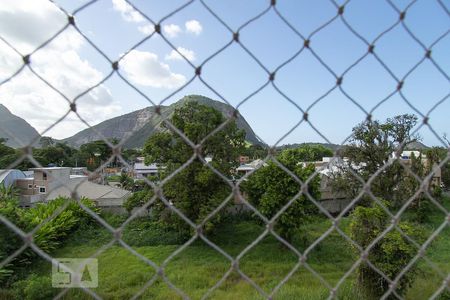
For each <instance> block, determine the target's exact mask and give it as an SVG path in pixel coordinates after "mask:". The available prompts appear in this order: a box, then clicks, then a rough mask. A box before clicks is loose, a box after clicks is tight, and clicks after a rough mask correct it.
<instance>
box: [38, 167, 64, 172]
mask: <svg viewBox="0 0 450 300" xmlns="http://www.w3.org/2000/svg"><path fill="white" fill-rule="evenodd" d="M67 169H71V168H69V167H45V168H30V170H33V171H43V170H48V171H51V170H67Z"/></svg>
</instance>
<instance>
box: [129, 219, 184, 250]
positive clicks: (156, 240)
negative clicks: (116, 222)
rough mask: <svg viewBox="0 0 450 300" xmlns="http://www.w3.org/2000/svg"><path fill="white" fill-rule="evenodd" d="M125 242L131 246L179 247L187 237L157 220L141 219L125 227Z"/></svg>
mask: <svg viewBox="0 0 450 300" xmlns="http://www.w3.org/2000/svg"><path fill="white" fill-rule="evenodd" d="M123 240H124V241H125V243H127V244H128V245H130V246H134V247H142V246H150V245H179V244H182V243H183V242H185V241H186V237H185V236H184V235H183V234H182V233H180V232H179V231H176V230H170V229H169V228H167V226H163V225H162V224H161V223H160V222H158V221H157V220H156V221H155V220H153V219H150V218H149V217H141V218H137V219H135V220H133V221H131V222H130V223H129V224H128V225H127V227H125V230H124V233H123Z"/></svg>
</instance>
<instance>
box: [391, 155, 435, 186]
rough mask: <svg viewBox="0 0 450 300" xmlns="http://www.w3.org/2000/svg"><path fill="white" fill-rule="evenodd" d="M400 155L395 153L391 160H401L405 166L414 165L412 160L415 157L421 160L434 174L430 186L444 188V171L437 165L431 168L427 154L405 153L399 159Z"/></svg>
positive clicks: (426, 168)
mask: <svg viewBox="0 0 450 300" xmlns="http://www.w3.org/2000/svg"><path fill="white" fill-rule="evenodd" d="M397 155H398V154H397V153H395V152H393V153H392V154H391V157H390V159H397V158H398V159H400V160H401V161H402V162H403V163H404V164H405V165H407V166H409V165H411V163H412V159H413V157H414V158H416V159H420V161H421V162H422V164H423V166H424V167H425V170H431V172H432V173H433V175H432V177H431V179H430V182H429V186H432V187H437V186H439V187H443V183H442V170H441V167H439V165H438V164H437V163H433V165H432V166H430V163H431V162H430V160H429V159H428V158H427V156H426V155H425V154H423V153H422V152H420V151H403V152H402V153H401V154H400V155H399V157H398V156H397Z"/></svg>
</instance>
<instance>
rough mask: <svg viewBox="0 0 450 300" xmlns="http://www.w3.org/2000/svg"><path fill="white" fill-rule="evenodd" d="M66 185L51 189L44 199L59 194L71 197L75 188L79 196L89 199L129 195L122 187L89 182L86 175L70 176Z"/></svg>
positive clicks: (52, 197) (117, 197)
mask: <svg viewBox="0 0 450 300" xmlns="http://www.w3.org/2000/svg"><path fill="white" fill-rule="evenodd" d="M66 186H67V187H66ZM66 186H59V187H57V188H55V189H53V190H51V191H50V193H48V194H47V197H46V199H47V200H52V199H55V198H58V197H59V196H64V197H71V191H72V190H75V189H76V191H77V193H78V195H79V196H80V197H86V198H89V199H91V200H101V199H119V198H124V197H128V196H129V195H131V192H130V191H127V190H124V189H120V188H116V187H112V186H109V185H101V184H97V183H93V182H90V181H88V180H87V177H77V178H71V179H70V180H69V181H68V182H67V183H66Z"/></svg>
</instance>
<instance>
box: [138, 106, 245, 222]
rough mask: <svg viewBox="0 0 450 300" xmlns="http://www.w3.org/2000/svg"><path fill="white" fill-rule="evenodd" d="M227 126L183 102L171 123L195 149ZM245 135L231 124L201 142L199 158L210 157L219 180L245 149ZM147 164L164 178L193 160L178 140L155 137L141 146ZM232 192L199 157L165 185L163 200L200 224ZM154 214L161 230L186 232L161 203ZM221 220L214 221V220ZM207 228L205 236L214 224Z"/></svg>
mask: <svg viewBox="0 0 450 300" xmlns="http://www.w3.org/2000/svg"><path fill="white" fill-rule="evenodd" d="M224 122H225V118H224V117H223V115H222V113H221V112H219V111H217V110H215V109H214V108H211V107H208V106H205V105H201V104H198V103H197V102H194V101H187V102H185V103H184V104H183V106H181V107H179V108H177V109H176V110H175V112H174V114H173V116H172V118H171V123H172V124H173V125H174V126H175V127H176V128H178V129H179V130H180V131H181V132H183V133H184V134H185V135H186V136H187V137H188V138H189V139H190V140H191V141H192V142H193V143H194V144H198V143H200V142H202V140H203V139H204V138H205V137H206V136H207V135H208V134H210V133H211V132H213V131H214V130H215V129H216V128H217V127H219V126H220V125H221V124H222V123H224ZM244 136H245V132H244V131H242V130H238V128H237V126H236V123H235V122H229V123H228V124H227V125H226V126H224V127H223V128H222V129H221V130H220V131H218V132H216V133H215V134H214V135H212V136H210V137H209V138H208V139H206V140H205V141H203V143H202V147H201V149H200V152H201V155H202V157H207V156H209V157H212V159H213V161H212V162H210V164H211V165H212V166H213V167H214V168H216V169H217V170H219V171H220V172H221V173H222V174H225V175H229V174H230V170H231V168H232V167H233V166H235V165H236V159H237V157H238V155H239V154H240V153H241V151H242V150H243V147H244ZM144 154H145V162H146V163H147V164H150V163H159V164H163V165H164V166H165V167H166V168H165V169H161V173H162V174H161V176H162V178H165V177H166V176H168V175H169V174H171V173H172V172H174V171H175V170H177V169H178V168H180V167H181V166H182V165H183V164H184V163H185V162H186V161H188V160H189V159H190V158H191V157H192V156H193V154H194V153H193V149H192V148H191V147H190V146H189V145H188V144H186V143H185V142H184V141H183V139H182V138H181V137H180V136H179V135H178V134H173V133H171V132H169V131H167V132H159V133H156V134H154V135H153V136H151V137H150V138H149V140H148V141H147V142H146V143H145V146H144ZM230 192H231V189H230V187H229V186H228V184H227V183H226V182H224V181H223V180H222V179H221V178H220V177H218V176H217V175H216V174H214V172H212V171H211V170H210V169H209V168H208V167H207V166H205V165H204V164H203V163H202V162H201V161H200V160H199V159H198V157H197V158H196V159H195V160H194V161H193V162H192V163H191V164H189V165H188V166H187V167H186V168H184V169H183V170H182V171H181V172H180V173H178V174H177V175H175V177H174V178H172V179H171V180H169V182H167V183H166V184H165V185H164V195H165V197H166V198H167V200H168V201H170V202H171V203H173V205H174V206H175V207H177V208H178V209H179V210H181V212H182V213H183V214H185V215H186V216H187V217H188V218H189V219H190V220H192V221H193V222H196V223H199V222H201V221H202V220H203V219H204V218H205V216H206V215H207V214H208V213H209V212H211V211H212V210H213V209H214V208H216V207H217V206H218V205H219V204H220V203H221V202H222V201H223V200H224V199H225V198H226V197H227V196H228V195H229V194H230ZM153 211H154V212H155V214H156V215H157V216H159V218H160V220H161V221H162V222H164V223H165V224H167V225H169V226H172V227H176V228H178V229H179V230H186V229H187V225H186V223H185V222H184V221H182V220H181V219H180V218H179V217H178V216H176V215H174V213H172V211H171V210H169V209H168V208H167V207H166V206H165V205H164V204H163V203H162V202H161V201H158V202H157V203H155V205H154V206H153ZM219 217H220V216H219V215H217V216H216V218H219ZM215 221H217V219H215V220H211V222H208V224H206V228H205V229H206V230H208V229H210V228H211V226H212V225H213V223H214V222H215Z"/></svg>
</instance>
